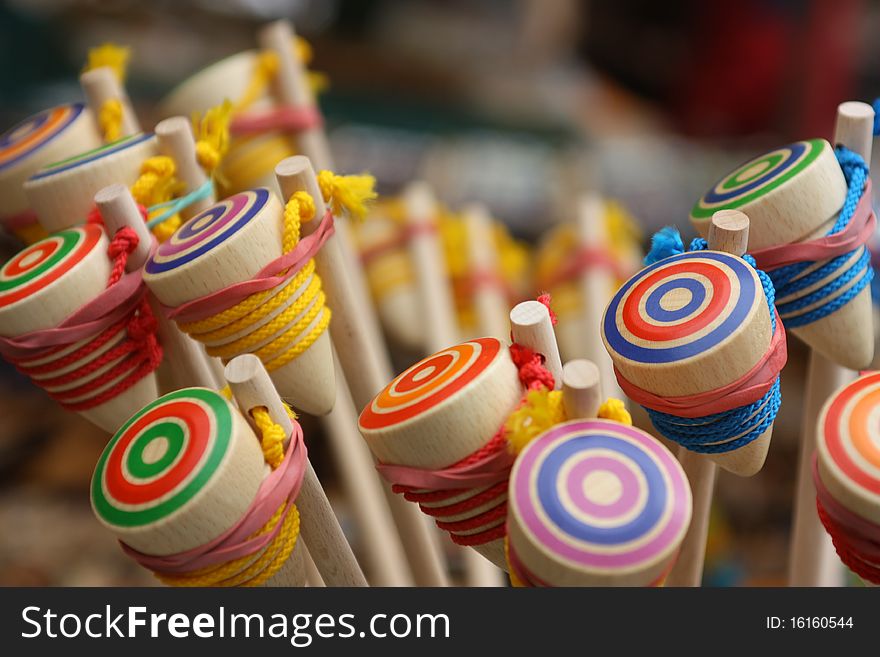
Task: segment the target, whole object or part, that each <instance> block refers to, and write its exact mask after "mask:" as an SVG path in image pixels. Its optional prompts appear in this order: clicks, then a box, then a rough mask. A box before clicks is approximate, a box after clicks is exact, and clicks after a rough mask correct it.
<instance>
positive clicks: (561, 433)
mask: <svg viewBox="0 0 880 657" xmlns="http://www.w3.org/2000/svg"><path fill="white" fill-rule="evenodd" d="M508 503H509V505H510V507H509V513H511V514H513V515H514V521H515V522H516V523H517V525H518V526H519V528H520V529H521V530H522V532H523V533H524V535H525V536H527V537H528V540H530V541H534V542H536V543H537V544H538V545H540V546H541V548H542V551H543V552H549V553H551V554H553V555H554V557H555V558H557V559H559V560H562V561H564V562H567V563H569V564H571V565H572V566H573V567H574V568H577V569H582V570H597V569H601V570H603V571H608V570H620V571H623V570H631V569H634V568H638V567H639V566H642V565H645V564H647V563H651V562H656V561H658V560H661V559H666V558H668V557H670V556H671V555H672V554H673V553H674V552H675V551H676V550H677V549H678V546H679V544H680V543H681V540H682V538H683V537H684V534H685V532H686V531H687V527H688V524H689V523H690V516H691V493H690V487H689V486H688V483H687V480H686V478H685V475H684V472H683V471H682V469H681V466H680V465H679V464H678V461H676V460H675V458H674V457H673V456H672V454H670V453H669V451H668V450H667V449H666V448H664V447H663V446H662V445H661V444H660V443H658V442H657V441H656V440H654V439H653V438H652V437H651V436H649V435H648V434H646V433H645V432H643V431H641V430H639V429H636V428H634V427H629V426H624V425H621V424H618V423H616V422H609V421H605V420H575V421H572V422H567V423H564V424H561V425H558V426H556V427H554V428H553V429H551V430H549V431H547V432H545V433H543V434H542V435H541V436H539V437H538V438H536V439H535V440H534V441H532V442H531V443H529V445H528V446H527V447H526V448H525V450H523V452H522V453H521V454H520V455H519V457H518V458H517V461H516V464H515V465H514V467H513V471H512V473H511V477H510V496H509V498H508Z"/></svg>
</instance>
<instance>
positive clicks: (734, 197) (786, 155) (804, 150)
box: [691, 139, 826, 220]
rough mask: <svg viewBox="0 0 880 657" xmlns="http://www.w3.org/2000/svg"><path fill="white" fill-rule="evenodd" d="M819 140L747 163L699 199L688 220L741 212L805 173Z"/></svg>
mask: <svg viewBox="0 0 880 657" xmlns="http://www.w3.org/2000/svg"><path fill="white" fill-rule="evenodd" d="M825 144H826V142H825V141H824V140H822V139H810V140H808V141H799V142H795V143H794V144H789V145H788V146H783V147H781V148H777V149H776V150H774V151H770V152H769V153H764V154H763V155H759V156H758V157H756V158H754V159H752V160H749V161H748V162H746V163H745V164H743V165H742V166H740V167H739V168H738V169H736V170H735V171H733V172H732V173H730V174H728V175H727V176H725V177H724V178H722V179H721V180H719V181H718V182H717V183H715V185H714V186H713V187H712V188H711V189H710V190H709V191H708V192H706V193H705V194H704V195H703V198H701V199H700V200H699V201H697V202H696V204H695V205H694V207H693V209H692V210H691V217H692V218H693V219H697V220H708V219H710V218H711V217H712V215H713V214H714V213H715V212H717V211H718V210H724V209H728V208H741V207H742V206H744V205H746V204H747V203H751V202H752V201H754V200H755V199H758V198H760V197H761V196H764V195H766V194H768V193H770V192H772V191H773V190H774V189H776V188H777V187H779V186H780V185H782V184H784V183H785V182H786V181H788V180H790V179H791V178H793V177H794V176H796V175H798V174H799V173H801V172H802V171H803V170H804V169H806V168H807V167H808V166H809V165H810V164H811V163H812V162H813V161H814V160H815V159H816V158H817V157H819V155H820V154H821V152H822V149H823V148H825Z"/></svg>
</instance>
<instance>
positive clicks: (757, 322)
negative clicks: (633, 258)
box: [602, 211, 784, 476]
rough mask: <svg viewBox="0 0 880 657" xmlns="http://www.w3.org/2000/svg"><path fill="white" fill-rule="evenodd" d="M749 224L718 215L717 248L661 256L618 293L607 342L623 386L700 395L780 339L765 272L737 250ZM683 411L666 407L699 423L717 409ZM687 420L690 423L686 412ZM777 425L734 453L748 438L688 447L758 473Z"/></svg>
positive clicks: (767, 399) (665, 394) (671, 398)
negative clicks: (763, 278)
mask: <svg viewBox="0 0 880 657" xmlns="http://www.w3.org/2000/svg"><path fill="white" fill-rule="evenodd" d="M748 221H749V220H748V218H747V217H746V216H745V215H744V214H742V213H741V212H736V211H722V212H718V213H716V215H715V217H714V218H713V229H712V234H711V235H710V245H711V246H712V247H714V249H717V250H709V251H691V252H687V253H680V254H678V255H673V256H671V257H668V258H665V259H663V260H660V261H658V262H656V263H654V264H653V265H650V266H649V267H646V268H645V269H643V270H642V271H641V272H639V273H638V274H636V275H635V276H633V277H632V278H630V279H629V280H628V281H627V282H626V283H624V285H623V286H622V287H621V288H620V290H619V291H618V292H617V294H615V295H614V298H613V299H612V300H611V302H610V304H609V305H608V308H607V309H606V311H605V315H604V317H603V319H602V340H603V341H604V343H605V348H606V349H607V350H608V353H609V355H610V356H611V360H612V361H613V362H614V366H615V369H616V370H617V374H618V380H620V383H621V386H622V387H623V388H624V391H626V390H627V387H626V386H625V385H624V383H625V382H627V381H628V382H629V383H631V384H633V385H634V386H636V387H637V388H640V389H641V390H643V391H645V392H647V393H649V394H651V395H653V396H655V397H661V398H663V399H664V400H665V401H667V402H682V405H685V404H687V403H688V401H689V400H690V399H691V398H692V397H693V396H694V395H700V394H702V393H709V392H711V391H715V390H719V389H722V388H723V387H724V386H727V385H732V384H734V383H735V382H737V381H739V380H741V379H742V378H743V377H744V376H746V375H747V374H748V373H749V372H751V371H753V368H756V367H758V366H759V363H761V362H762V361H763V359H765V357H766V356H767V355H768V352H769V349H770V345H771V340H772V339H773V337H774V333H773V330H772V328H771V315H770V312H771V311H770V309H769V308H768V305H767V298H766V296H765V294H764V290H763V287H762V283H761V280H760V278H759V277H758V274H757V273H756V271H755V269H754V268H753V267H751V266H750V265H749V264H747V263H746V262H745V261H744V260H742V259H741V258H740V257H739V256H740V255H742V254H743V253H744V252H745V249H746V245H747V241H748V234H749V232H748V226H749V224H748ZM779 330H781V329H779V328H777V331H779ZM777 339H779V338H777ZM783 339H784V337H783ZM621 377H622V379H621ZM628 394H629V393H628ZM772 397H773V395H771V394H766V395H765V396H764V402H763V404H762V405H761V407H759V409H758V410H757V411H755V413H753V414H751V415H749V418H748V419H749V420H750V419H751V418H752V417H755V416H756V415H755V414H756V413H765V412H766V411H767V410H768V409H767V408H766V406H767V404H769V403H771V401H772ZM676 398H677V399H676ZM719 401H723V400H716V403H717V402H719ZM753 401H754V400H753ZM643 405H645V404H643ZM648 406H649V407H650V405H648ZM664 412H666V411H664ZM684 413H685V411H684V410H682V412H674V413H673V412H668V414H669V415H674V416H675V417H682V418H691V419H692V420H693V418H701V417H706V416H710V415H714V414H715V413H714V412H712V413H707V412H701V411H699V410H698V411H691V412H689V414H687V415H685V414H684ZM695 413H696V414H695ZM746 419H747V418H744V419H743V420H744V421H746ZM655 424H656V423H655ZM681 424H682V425H685V424H688V421H687V419H683V420H682V423H681ZM690 424H693V421H692V422H690ZM707 428H708V429H711V424H709V423H707ZM771 432H772V423H771V424H770V425H769V426H767V428H766V429H765V430H764V431H763V432H762V433H761V434H760V435H759V436H758V437H756V438H753V439H752V440H751V441H750V442H748V443H746V444H744V445H741V446H739V447H736V448H734V449H729V450H725V447H724V443H728V442H733V441H736V440H738V439H739V438H740V437H741V436H740V435H730V436H725V437H724V438H723V439H721V440H718V441H714V442H713V441H706V442H705V443H703V444H701V445H700V446H699V447H698V448H697V449H693V447H695V445H684V446H686V447H688V448H689V449H693V451H697V452H701V453H704V454H705V455H706V456H707V457H709V458H711V459H712V460H714V461H715V462H717V463H718V465H720V466H721V467H723V468H724V469H726V470H729V471H731V472H733V473H735V474H738V475H741V476H750V475H753V474H755V473H756V472H758V471H759V470H760V469H761V467H762V466H763V464H764V460H765V458H766V456H767V450H768V448H769V446H770V436H771ZM697 433H698V432H697ZM668 437H670V438H671V436H668ZM695 437H696V438H700V436H695Z"/></svg>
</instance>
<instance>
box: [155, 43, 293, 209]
mask: <svg viewBox="0 0 880 657" xmlns="http://www.w3.org/2000/svg"><path fill="white" fill-rule="evenodd" d="M271 57H272V55H271V53H265V52H259V51H256V50H248V51H245V52H240V53H238V54H236V55H232V56H231V57H227V58H226V59H223V60H221V61H219V62H216V63H214V64H212V65H211V66H209V67H208V68H206V69H204V70H202V71H200V72H198V73H196V74H195V75H193V76H192V77H191V78H189V79H188V80H186V81H185V82H183V83H182V84H180V85H179V86H178V87H177V88H176V89H174V90H173V91H172V92H171V93H170V94H169V95H168V97H167V98H165V100H164V101H163V102H162V104H161V105H160V110H159V111H160V115H161V116H174V115H181V116H190V115H192V113H193V112H198V113H200V114H201V113H203V112H205V111H207V110H208V109H210V108H212V107H215V106H217V105H219V104H220V103H222V102H224V101H225V100H227V99H229V100H231V101H232V103H233V115H234V116H238V115H242V114H245V113H247V114H250V115H258V114H261V113H264V112H268V111H270V110H273V109H274V108H275V107H276V106H277V101H276V100H275V97H274V95H273V86H274V83H273V80H274V77H275V74H274V73H272V72H270V70H271V68H269V64H268V62H269V61H271ZM257 79H259V80H262V81H263V82H262V86H261V87H260V89H259V93H257V94H256V95H255V96H254V97H253V98H252V99H250V101H249V102H247V103H246V105H242V103H241V101H243V100H245V94H246V93H247V92H248V89H249V87H251V86H252V85H253V83H254V81H255V80H257ZM232 132H233V135H232V138H231V141H230V145H229V150H228V151H227V153H226V155H225V156H224V158H223V163H222V165H221V166H220V178H221V179H223V180H224V181H226V184H227V185H228V187H227V188H226V191H227V192H230V193H233V192H239V191H242V190H246V189H250V188H253V187H268V188H269V189H272V190H273V191H277V189H278V188H277V182H276V180H275V173H274V167H275V165H276V164H277V163H278V162H280V161H281V160H283V159H284V158H286V157H290V156H291V155H294V154H295V153H296V148H295V146H294V143H293V142H292V141H291V139H290V137H288V136H287V135H285V134H284V132H282V131H281V130H278V129H267V130H263V131H255V132H251V133H248V134H239V135H236V134H235V133H236V128H235V125H234V124H233V126H232Z"/></svg>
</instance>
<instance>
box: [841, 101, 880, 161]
mask: <svg viewBox="0 0 880 657" xmlns="http://www.w3.org/2000/svg"><path fill="white" fill-rule="evenodd" d="M834 143H835V144H839V145H841V146H845V147H846V148H848V149H849V150H851V151H854V152H856V153H858V154H859V155H861V156H862V158H863V159H864V160H865V162H867V163H868V165H869V166H870V164H871V147H872V146H873V143H874V108H873V107H871V106H870V105H868V104H867V103H860V102H858V101H855V100H850V101H847V102H845V103H841V104H840V105H838V106H837V121H836V123H835V125H834Z"/></svg>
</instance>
